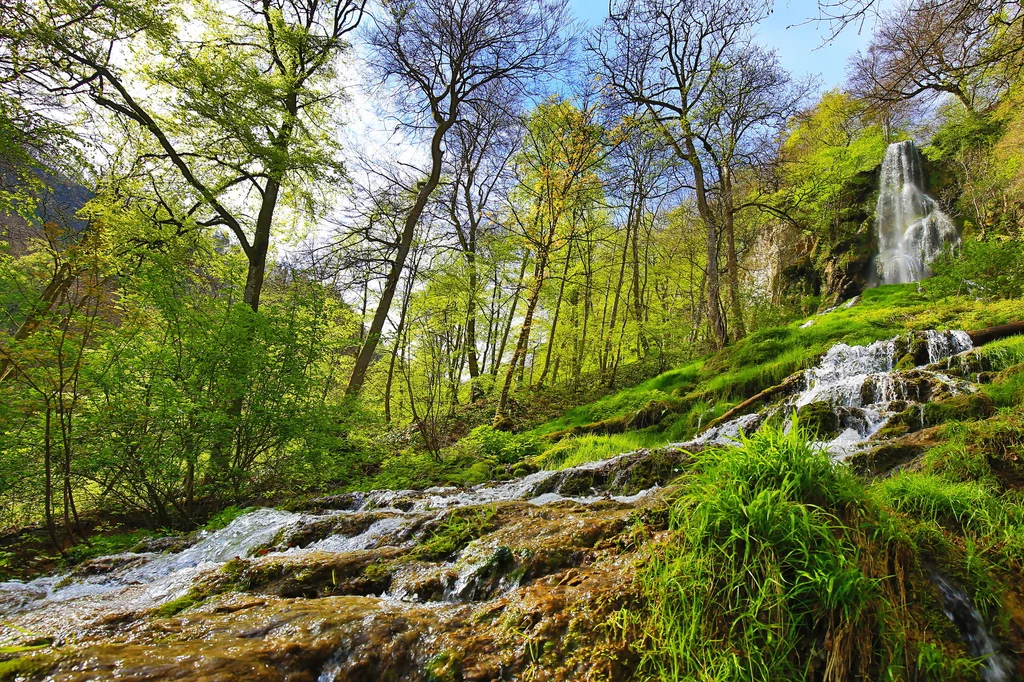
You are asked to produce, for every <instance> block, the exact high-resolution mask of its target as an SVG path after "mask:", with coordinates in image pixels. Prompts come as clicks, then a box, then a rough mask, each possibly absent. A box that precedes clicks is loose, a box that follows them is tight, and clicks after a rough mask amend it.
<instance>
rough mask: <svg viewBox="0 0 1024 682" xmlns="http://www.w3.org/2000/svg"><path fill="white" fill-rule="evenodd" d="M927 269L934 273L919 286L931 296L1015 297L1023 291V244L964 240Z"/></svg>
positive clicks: (1010, 241) (1009, 241) (1012, 241)
mask: <svg viewBox="0 0 1024 682" xmlns="http://www.w3.org/2000/svg"><path fill="white" fill-rule="evenodd" d="M931 268H932V271H933V272H934V273H935V274H934V276H933V277H931V278H930V279H927V280H925V281H924V282H922V288H923V289H924V291H925V292H927V293H928V294H931V295H933V296H940V297H941V296H958V295H972V296H982V297H986V298H1019V297H1020V296H1021V294H1022V293H1024V243H1022V242H1019V241H1015V240H1007V241H996V240H986V241H974V240H969V241H964V243H963V244H962V245H961V247H960V248H959V249H958V250H954V251H949V252H946V253H945V254H943V255H942V256H940V257H939V258H938V259H936V260H935V262H933V263H932V265H931Z"/></svg>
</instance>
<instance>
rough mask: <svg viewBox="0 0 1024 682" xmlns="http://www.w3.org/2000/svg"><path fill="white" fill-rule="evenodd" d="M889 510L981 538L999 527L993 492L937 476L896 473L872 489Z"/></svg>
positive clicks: (970, 483) (971, 484)
mask: <svg viewBox="0 0 1024 682" xmlns="http://www.w3.org/2000/svg"><path fill="white" fill-rule="evenodd" d="M874 490H875V492H876V493H877V494H878V496H879V499H880V500H881V501H882V502H883V503H884V504H885V505H886V506H888V507H891V508H893V509H896V510H897V511H901V512H904V513H907V514H911V515H913V516H914V517H916V518H921V519H926V520H930V521H935V522H937V523H940V524H943V525H952V526H956V527H959V528H962V529H964V530H970V531H972V532H975V533H980V534H982V535H985V534H988V533H990V532H991V531H992V529H993V528H994V527H995V526H997V525H998V524H999V520H998V519H997V518H996V508H995V505H994V504H993V502H994V498H993V496H992V491H991V490H990V489H988V488H987V487H985V486H983V485H982V484H980V483H976V482H974V481H962V482H957V483H953V482H949V481H947V480H945V479H944V478H942V477H940V476H935V475H926V474H918V473H910V474H899V475H897V476H894V477H892V478H889V479H886V480H884V481H881V482H880V483H878V484H877V485H876V486H875V487H874Z"/></svg>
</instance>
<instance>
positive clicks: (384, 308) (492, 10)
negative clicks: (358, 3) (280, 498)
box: [347, 0, 568, 395]
mask: <svg viewBox="0 0 1024 682" xmlns="http://www.w3.org/2000/svg"><path fill="white" fill-rule="evenodd" d="M567 16H568V15H567V10H566V1H565V0H556V1H555V2H548V1H546V0H422V1H421V2H415V3H389V4H387V5H385V6H384V7H383V8H382V14H381V15H380V16H379V17H377V18H376V20H375V22H374V23H375V27H374V30H373V31H372V33H371V36H370V43H371V45H372V47H373V48H374V57H373V60H372V66H373V68H374V70H375V71H376V73H377V74H378V75H379V77H380V79H381V80H382V81H383V82H385V83H391V84H393V85H394V86H395V95H396V101H397V104H398V105H399V109H400V110H401V111H402V112H403V113H404V120H403V124H404V125H406V126H408V127H412V128H416V129H419V130H421V131H424V132H429V136H430V165H429V170H428V171H427V172H426V175H425V177H424V178H423V179H422V180H421V181H420V182H419V184H418V186H417V191H416V199H415V201H414V202H413V204H412V206H411V207H410V209H409V211H408V213H407V214H406V216H405V221H404V226H403V230H402V234H401V236H400V239H399V243H398V248H397V250H396V252H395V257H394V260H393V262H392V264H391V268H390V270H389V272H388V276H387V280H386V281H385V284H384V289H383V290H382V291H381V296H380V300H379V301H378V303H377V310H376V312H375V313H374V316H373V320H372V321H371V322H370V327H369V330H368V331H367V335H366V340H365V342H364V343H363V346H362V348H361V349H360V351H359V356H358V357H357V358H356V364H355V367H354V368H353V370H352V377H351V378H350V380H349V384H348V389H347V393H348V394H349V395H352V394H355V393H358V392H359V389H360V388H361V387H362V385H363V381H364V380H365V378H366V371H367V369H368V368H369V366H370V362H371V360H372V359H373V356H374V353H375V352H376V350H377V343H378V342H379V341H380V335H381V331H382V330H383V329H384V323H385V321H386V320H387V317H388V313H389V312H390V310H391V302H392V300H393V299H394V296H395V290H396V289H397V287H398V282H399V280H400V279H401V274H402V269H403V268H404V267H405V261H406V258H407V257H408V255H409V248H410V246H411V245H412V241H413V237H414V236H415V232H416V226H417V224H418V223H419V220H420V216H421V215H422V213H423V209H424V208H425V207H426V205H427V201H428V200H429V199H430V195H431V194H433V192H434V190H435V189H437V186H438V185H439V184H440V182H441V173H442V169H443V162H444V158H445V150H446V143H445V137H446V135H447V133H448V131H449V130H451V128H452V127H453V126H455V125H456V124H457V123H458V122H459V120H460V119H461V118H462V117H464V116H466V112H467V110H468V109H471V108H474V109H476V110H478V111H483V110H485V108H486V106H487V103H488V101H489V97H491V96H492V95H493V93H494V90H495V89H496V88H499V87H500V88H501V89H504V90H505V91H506V92H510V93H516V94H519V95H525V94H526V93H528V92H529V90H530V86H531V85H532V84H533V83H534V82H535V81H536V80H537V79H538V78H539V77H541V76H544V75H545V74H547V73H550V72H551V71H552V70H553V69H554V67H555V66H556V64H557V63H558V62H559V61H560V60H561V59H562V58H563V57H564V56H565V52H566V41H565V39H564V38H563V35H562V29H563V28H564V27H565V26H566V25H567V22H568V19H567Z"/></svg>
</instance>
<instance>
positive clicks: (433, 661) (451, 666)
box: [423, 649, 462, 682]
mask: <svg viewBox="0 0 1024 682" xmlns="http://www.w3.org/2000/svg"><path fill="white" fill-rule="evenodd" d="M423 672H424V673H426V676H427V682H462V654H461V653H459V652H457V651H452V650H450V649H446V650H445V651H442V652H441V653H439V654H435V655H434V656H432V657H431V658H430V660H428V661H427V664H426V666H424V671H423Z"/></svg>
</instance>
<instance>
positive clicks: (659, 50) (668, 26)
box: [589, 0, 768, 347]
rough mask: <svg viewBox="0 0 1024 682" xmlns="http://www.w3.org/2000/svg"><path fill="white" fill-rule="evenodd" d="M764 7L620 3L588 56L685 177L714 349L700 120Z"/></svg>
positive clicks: (712, 236) (714, 289) (713, 231)
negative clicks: (702, 253) (703, 262)
mask: <svg viewBox="0 0 1024 682" xmlns="http://www.w3.org/2000/svg"><path fill="white" fill-rule="evenodd" d="M767 10H768V7H767V5H766V4H764V3H753V4H750V3H746V2H738V1H734V0H686V1H684V2H674V1H672V0H623V1H622V2H619V3H616V4H615V5H614V6H613V7H612V10H611V16H609V18H608V19H607V20H606V21H605V24H604V26H603V27H602V30H601V31H600V32H599V33H598V34H597V37H596V38H595V39H594V40H592V42H591V43H590V45H589V52H590V53H591V54H592V55H594V56H595V57H596V59H597V62H598V68H599V70H600V73H601V75H602V76H603V78H605V79H606V80H607V83H608V86H609V88H610V89H611V90H612V91H613V92H614V94H615V95H616V96H617V97H619V98H620V99H622V100H623V101H625V102H627V103H629V104H632V105H634V106H636V107H639V108H640V109H641V110H642V111H644V112H645V113H647V114H648V115H649V116H650V117H651V120H652V121H653V123H654V124H655V125H656V126H657V128H658V130H659V132H660V133H661V134H662V135H663V136H664V138H665V141H666V143H667V144H668V145H670V147H671V148H672V149H673V151H674V152H675V153H676V155H677V156H678V157H679V160H680V161H681V162H683V163H685V164H686V165H687V166H688V167H689V170H690V172H691V181H692V183H693V184H692V187H691V189H692V191H693V195H694V198H695V200H696V203H697V210H698V213H699V215H700V219H701V222H702V223H703V227H704V229H705V230H706V236H707V240H706V244H707V288H706V292H707V298H706V301H707V310H708V318H709V321H710V323H711V329H712V333H713V335H714V338H715V342H716V344H717V345H718V346H719V347H721V346H723V345H725V343H726V341H727V337H726V326H725V320H724V318H723V315H722V311H721V301H720V295H719V288H720V284H719V262H718V261H719V237H720V235H719V232H720V230H719V225H718V220H717V217H716V215H715V211H714V206H713V205H712V201H713V193H714V187H715V185H716V184H717V182H718V180H719V179H718V178H717V177H716V176H715V172H714V167H713V166H712V165H709V163H708V160H707V157H706V156H705V155H704V153H705V149H704V141H706V139H707V136H708V131H707V129H706V128H704V127H701V123H700V121H699V120H698V118H697V114H698V112H700V111H701V109H702V107H703V105H704V104H705V103H706V102H707V99H708V97H709V96H710V94H711V88H712V86H713V83H714V80H715V78H716V76H717V73H718V71H719V69H720V68H722V65H723V64H724V63H726V60H727V56H728V53H729V52H730V50H731V49H733V48H734V47H735V46H736V45H738V44H740V43H742V42H743V41H744V39H745V37H746V32H747V30H748V28H749V27H750V26H751V25H752V24H753V23H754V22H756V21H757V20H759V19H760V18H761V17H762V16H763V15H764V13H765V12H766V11H767Z"/></svg>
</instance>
